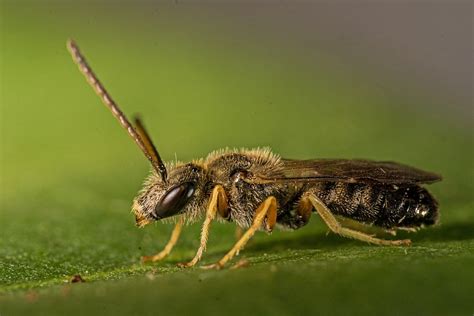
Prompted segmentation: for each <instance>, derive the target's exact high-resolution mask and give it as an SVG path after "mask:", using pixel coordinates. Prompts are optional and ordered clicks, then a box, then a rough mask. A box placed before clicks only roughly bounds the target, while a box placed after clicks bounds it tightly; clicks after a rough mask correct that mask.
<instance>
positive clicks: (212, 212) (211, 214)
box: [178, 185, 227, 268]
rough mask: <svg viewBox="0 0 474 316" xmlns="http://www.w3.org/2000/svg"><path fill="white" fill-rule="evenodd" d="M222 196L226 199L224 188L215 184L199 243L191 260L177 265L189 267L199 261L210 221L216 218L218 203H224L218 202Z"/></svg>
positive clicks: (204, 248)
mask: <svg viewBox="0 0 474 316" xmlns="http://www.w3.org/2000/svg"><path fill="white" fill-rule="evenodd" d="M222 198H224V199H225V200H227V199H226V195H225V191H224V188H223V187H222V186H221V185H217V186H215V187H214V189H213V190H212V195H211V200H210V202H209V206H208V208H207V212H206V219H205V220H204V223H203V224H202V229H201V243H200V245H199V248H198V250H197V252H196V255H195V256H194V258H193V259H192V260H191V261H189V262H184V263H179V264H178V266H180V267H182V268H189V267H192V266H194V265H195V264H196V263H198V262H199V260H201V257H202V254H203V253H204V251H206V245H207V240H208V238H209V230H210V228H211V222H212V221H213V220H214V219H215V218H216V214H217V211H218V206H219V203H221V204H220V205H223V204H224V203H223V202H219V199H222ZM225 205H227V202H225Z"/></svg>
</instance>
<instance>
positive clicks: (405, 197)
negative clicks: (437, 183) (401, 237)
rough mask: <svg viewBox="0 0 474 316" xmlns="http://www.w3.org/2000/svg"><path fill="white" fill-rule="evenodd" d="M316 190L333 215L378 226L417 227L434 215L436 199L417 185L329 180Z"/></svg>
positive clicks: (426, 223) (425, 223)
mask: <svg viewBox="0 0 474 316" xmlns="http://www.w3.org/2000/svg"><path fill="white" fill-rule="evenodd" d="M316 194H317V195H318V197H319V198H320V199H321V200H322V201H323V202H324V203H325V204H326V206H327V207H328V208H329V209H330V210H331V211H332V212H333V213H334V214H335V215H340V216H344V217H348V218H351V219H354V220H357V221H360V222H364V223H368V224H373V225H376V226H380V227H386V228H390V227H418V226H421V225H432V224H435V223H436V221H437V219H438V205H437V203H436V200H435V199H434V198H433V197H432V196H431V194H430V193H429V192H428V191H427V190H426V189H425V188H423V187H421V186H418V185H410V186H404V187H397V186H394V185H378V184H376V185H372V184H361V183H342V182H331V183H324V184H321V185H320V187H319V190H317V191H316Z"/></svg>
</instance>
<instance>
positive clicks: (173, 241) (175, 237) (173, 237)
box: [142, 216, 184, 263]
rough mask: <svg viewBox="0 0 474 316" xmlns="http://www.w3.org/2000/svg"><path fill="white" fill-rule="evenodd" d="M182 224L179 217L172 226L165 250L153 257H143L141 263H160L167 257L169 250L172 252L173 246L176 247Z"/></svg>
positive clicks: (182, 221) (182, 220) (182, 219)
mask: <svg viewBox="0 0 474 316" xmlns="http://www.w3.org/2000/svg"><path fill="white" fill-rule="evenodd" d="M183 224H184V218H183V216H181V217H180V218H179V220H178V222H177V223H176V225H175V226H174V229H173V232H172V233H171V237H170V240H169V241H168V243H167V244H166V246H165V248H164V249H163V250H161V251H160V252H159V253H157V254H156V255H154V256H143V257H142V262H144V263H145V262H149V261H151V262H155V261H160V260H162V259H164V258H165V257H166V256H168V255H169V254H170V252H171V250H173V247H174V245H176V242H178V239H179V236H180V235H181V229H182V227H183Z"/></svg>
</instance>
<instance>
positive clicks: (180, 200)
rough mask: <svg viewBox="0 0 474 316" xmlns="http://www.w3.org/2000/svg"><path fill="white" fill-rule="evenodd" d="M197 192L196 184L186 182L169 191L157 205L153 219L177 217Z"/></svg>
mask: <svg viewBox="0 0 474 316" xmlns="http://www.w3.org/2000/svg"><path fill="white" fill-rule="evenodd" d="M195 190H196V183H194V182H185V183H183V184H180V185H178V186H175V187H173V188H171V189H169V190H168V192H166V193H165V195H163V197H162V198H161V200H160V201H159V202H158V204H157V205H156V207H155V211H154V213H153V217H155V219H162V218H165V217H170V216H173V215H176V214H177V213H178V212H179V211H180V210H182V209H183V207H184V206H185V205H186V203H188V201H189V200H190V199H191V197H192V196H193V194H194V191H195Z"/></svg>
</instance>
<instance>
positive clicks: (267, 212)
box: [203, 196, 277, 269]
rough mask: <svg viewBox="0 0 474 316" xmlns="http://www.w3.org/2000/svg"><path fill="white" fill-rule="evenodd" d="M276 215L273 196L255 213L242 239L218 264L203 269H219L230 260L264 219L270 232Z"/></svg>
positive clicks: (275, 203) (275, 204)
mask: <svg viewBox="0 0 474 316" xmlns="http://www.w3.org/2000/svg"><path fill="white" fill-rule="evenodd" d="M276 215H277V201H276V198H275V197H273V196H270V197H268V198H267V199H266V200H265V201H264V202H263V203H262V204H260V206H259V207H258V208H257V210H256V211H255V217H254V219H253V223H252V226H250V228H249V229H248V230H247V231H246V232H245V233H244V234H243V235H242V237H241V238H240V239H239V241H237V243H236V244H235V245H234V247H232V249H231V250H229V252H228V253H227V254H226V255H225V256H224V257H222V259H221V260H219V261H218V262H216V263H214V264H211V265H208V266H204V267H203V268H205V269H221V268H223V267H224V265H225V264H226V263H227V262H228V261H229V260H231V259H232V258H233V257H234V256H235V255H236V254H238V253H239V251H240V250H242V249H243V248H244V247H245V245H246V244H247V242H248V241H249V240H250V238H252V236H253V235H254V234H255V232H256V231H257V230H258V229H260V228H261V227H262V224H263V222H264V220H265V219H267V227H266V229H267V230H268V231H271V230H272V229H273V227H274V226H275V223H276Z"/></svg>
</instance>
